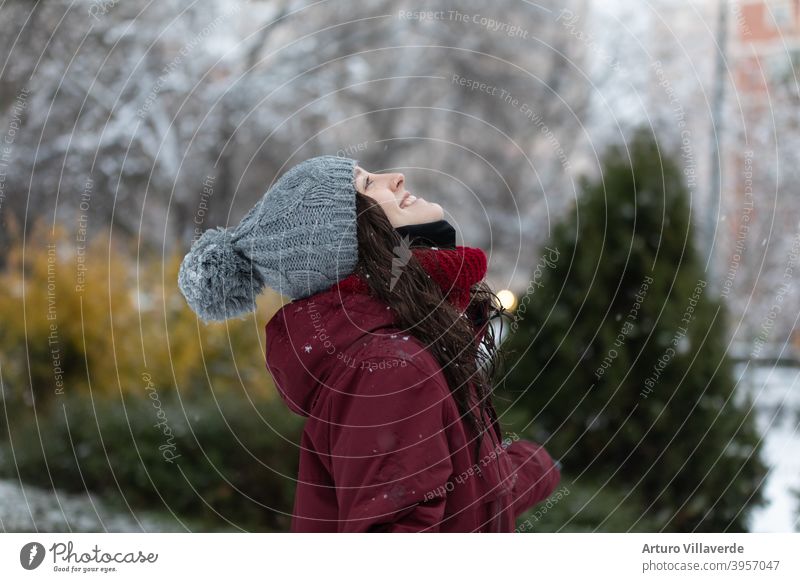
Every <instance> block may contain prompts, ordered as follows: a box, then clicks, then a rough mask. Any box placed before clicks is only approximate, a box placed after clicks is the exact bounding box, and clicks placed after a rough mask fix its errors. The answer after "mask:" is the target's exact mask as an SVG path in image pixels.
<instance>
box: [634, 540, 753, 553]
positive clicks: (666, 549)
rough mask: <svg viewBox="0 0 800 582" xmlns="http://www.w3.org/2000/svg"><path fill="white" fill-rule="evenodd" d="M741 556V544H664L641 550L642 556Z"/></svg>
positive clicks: (648, 546)
mask: <svg viewBox="0 0 800 582" xmlns="http://www.w3.org/2000/svg"><path fill="white" fill-rule="evenodd" d="M681 551H682V552H683V553H684V554H743V553H744V546H742V545H741V544H731V545H729V546H711V545H708V544H704V543H702V542H693V543H691V544H681V545H666V544H645V545H644V548H642V553H643V554H680V553H681Z"/></svg>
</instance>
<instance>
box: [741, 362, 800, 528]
mask: <svg viewBox="0 0 800 582" xmlns="http://www.w3.org/2000/svg"><path fill="white" fill-rule="evenodd" d="M742 369H743V368H742V367H740V372H741V370H742ZM745 382H746V384H745V385H744V386H743V387H744V388H746V389H747V390H748V392H749V393H750V394H751V395H752V397H753V404H754V406H755V407H756V409H757V413H756V419H757V423H758V428H759V430H760V431H761V434H762V435H764V460H765V462H766V463H767V466H768V467H769V468H770V473H769V476H768V477H767V482H766V484H765V487H766V488H765V497H766V499H767V505H765V506H764V507H762V508H759V509H757V510H755V511H753V514H752V515H751V521H750V524H751V526H750V531H753V532H794V531H796V528H797V529H800V527H798V513H800V512H799V511H798V510H799V509H800V508H799V507H798V504H800V499H799V498H798V497H797V496H796V495H794V494H793V493H792V489H797V488H800V430H798V419H799V418H800V369H798V368H788V367H781V368H778V367H760V368H753V369H751V370H750V371H749V373H748V374H747V376H746V377H745Z"/></svg>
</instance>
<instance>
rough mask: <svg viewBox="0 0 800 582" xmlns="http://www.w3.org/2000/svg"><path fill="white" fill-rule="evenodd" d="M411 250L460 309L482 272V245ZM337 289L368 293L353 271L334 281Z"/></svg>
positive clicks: (447, 296) (363, 282)
mask: <svg viewBox="0 0 800 582" xmlns="http://www.w3.org/2000/svg"><path fill="white" fill-rule="evenodd" d="M411 252H412V253H413V254H414V256H415V257H416V258H417V260H418V261H419V262H420V264H421V265H422V267H423V268H424V269H425V271H426V272H427V273H428V274H429V275H430V276H431V278H432V279H433V280H434V281H436V283H438V285H439V287H441V289H442V294H443V295H444V296H445V298H446V299H448V300H449V301H450V302H451V303H452V304H453V305H454V306H455V307H456V308H457V309H458V310H459V311H460V312H462V313H463V312H464V311H465V310H466V309H467V307H468V305H469V301H470V289H471V288H472V286H473V285H474V284H475V283H478V282H480V281H481V280H482V279H483V278H484V277H485V276H486V269H487V259H486V253H484V252H483V249H480V248H477V247H465V246H456V248H455V249H436V248H413V249H411ZM334 287H335V288H338V289H339V290H341V291H350V292H356V293H369V286H368V285H367V283H366V282H365V281H364V280H363V279H362V278H361V277H359V275H358V273H353V274H351V275H350V276H348V277H345V278H344V279H342V280H341V281H339V282H338V283H337V284H335V285H334Z"/></svg>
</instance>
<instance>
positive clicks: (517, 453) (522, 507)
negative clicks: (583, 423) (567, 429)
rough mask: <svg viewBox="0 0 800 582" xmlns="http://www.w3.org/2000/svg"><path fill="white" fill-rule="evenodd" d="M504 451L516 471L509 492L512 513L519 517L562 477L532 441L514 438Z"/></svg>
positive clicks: (550, 491) (546, 493)
mask: <svg viewBox="0 0 800 582" xmlns="http://www.w3.org/2000/svg"><path fill="white" fill-rule="evenodd" d="M506 452H507V453H508V456H509V459H510V460H511V464H512V466H513V467H514V469H513V472H514V473H516V475H517V479H516V482H515V483H514V488H513V491H512V495H513V498H514V515H515V517H519V516H520V515H521V514H522V513H524V512H525V511H526V510H528V509H530V508H531V507H533V506H534V505H536V504H537V503H539V502H540V501H543V500H545V499H547V498H548V497H549V496H550V494H551V493H552V492H553V491H554V490H555V488H556V487H557V486H558V483H559V481H560V480H561V472H560V471H559V470H558V467H556V465H555V463H554V462H553V459H552V458H551V457H550V455H549V454H548V452H547V451H546V450H545V448H544V447H543V446H542V445H540V444H537V443H535V442H533V441H526V440H516V441H513V442H512V443H511V444H510V445H509V446H508V447H507V448H506Z"/></svg>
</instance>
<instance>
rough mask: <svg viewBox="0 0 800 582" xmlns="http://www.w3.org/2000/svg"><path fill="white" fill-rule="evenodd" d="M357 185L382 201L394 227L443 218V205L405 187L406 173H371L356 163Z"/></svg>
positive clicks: (361, 190)
mask: <svg viewBox="0 0 800 582" xmlns="http://www.w3.org/2000/svg"><path fill="white" fill-rule="evenodd" d="M355 186H356V190H357V191H358V192H360V193H361V194H364V195H365V196H369V197H370V198H372V199H373V200H375V201H376V202H377V203H378V204H380V206H381V208H383V211H384V212H385V213H386V216H387V217H388V218H389V222H391V223H392V226H393V227H395V228H397V227H399V226H408V225H410V224H424V223H426V222H435V221H437V220H442V219H443V218H444V210H442V207H441V206H439V205H438V204H436V203H435V202H428V201H427V200H425V199H424V198H417V197H416V196H414V195H412V194H411V192H409V191H408V190H406V188H405V177H404V176H403V174H399V173H392V174H371V173H369V172H367V171H366V170H365V169H364V168H362V167H361V166H358V165H357V166H356V167H355Z"/></svg>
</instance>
